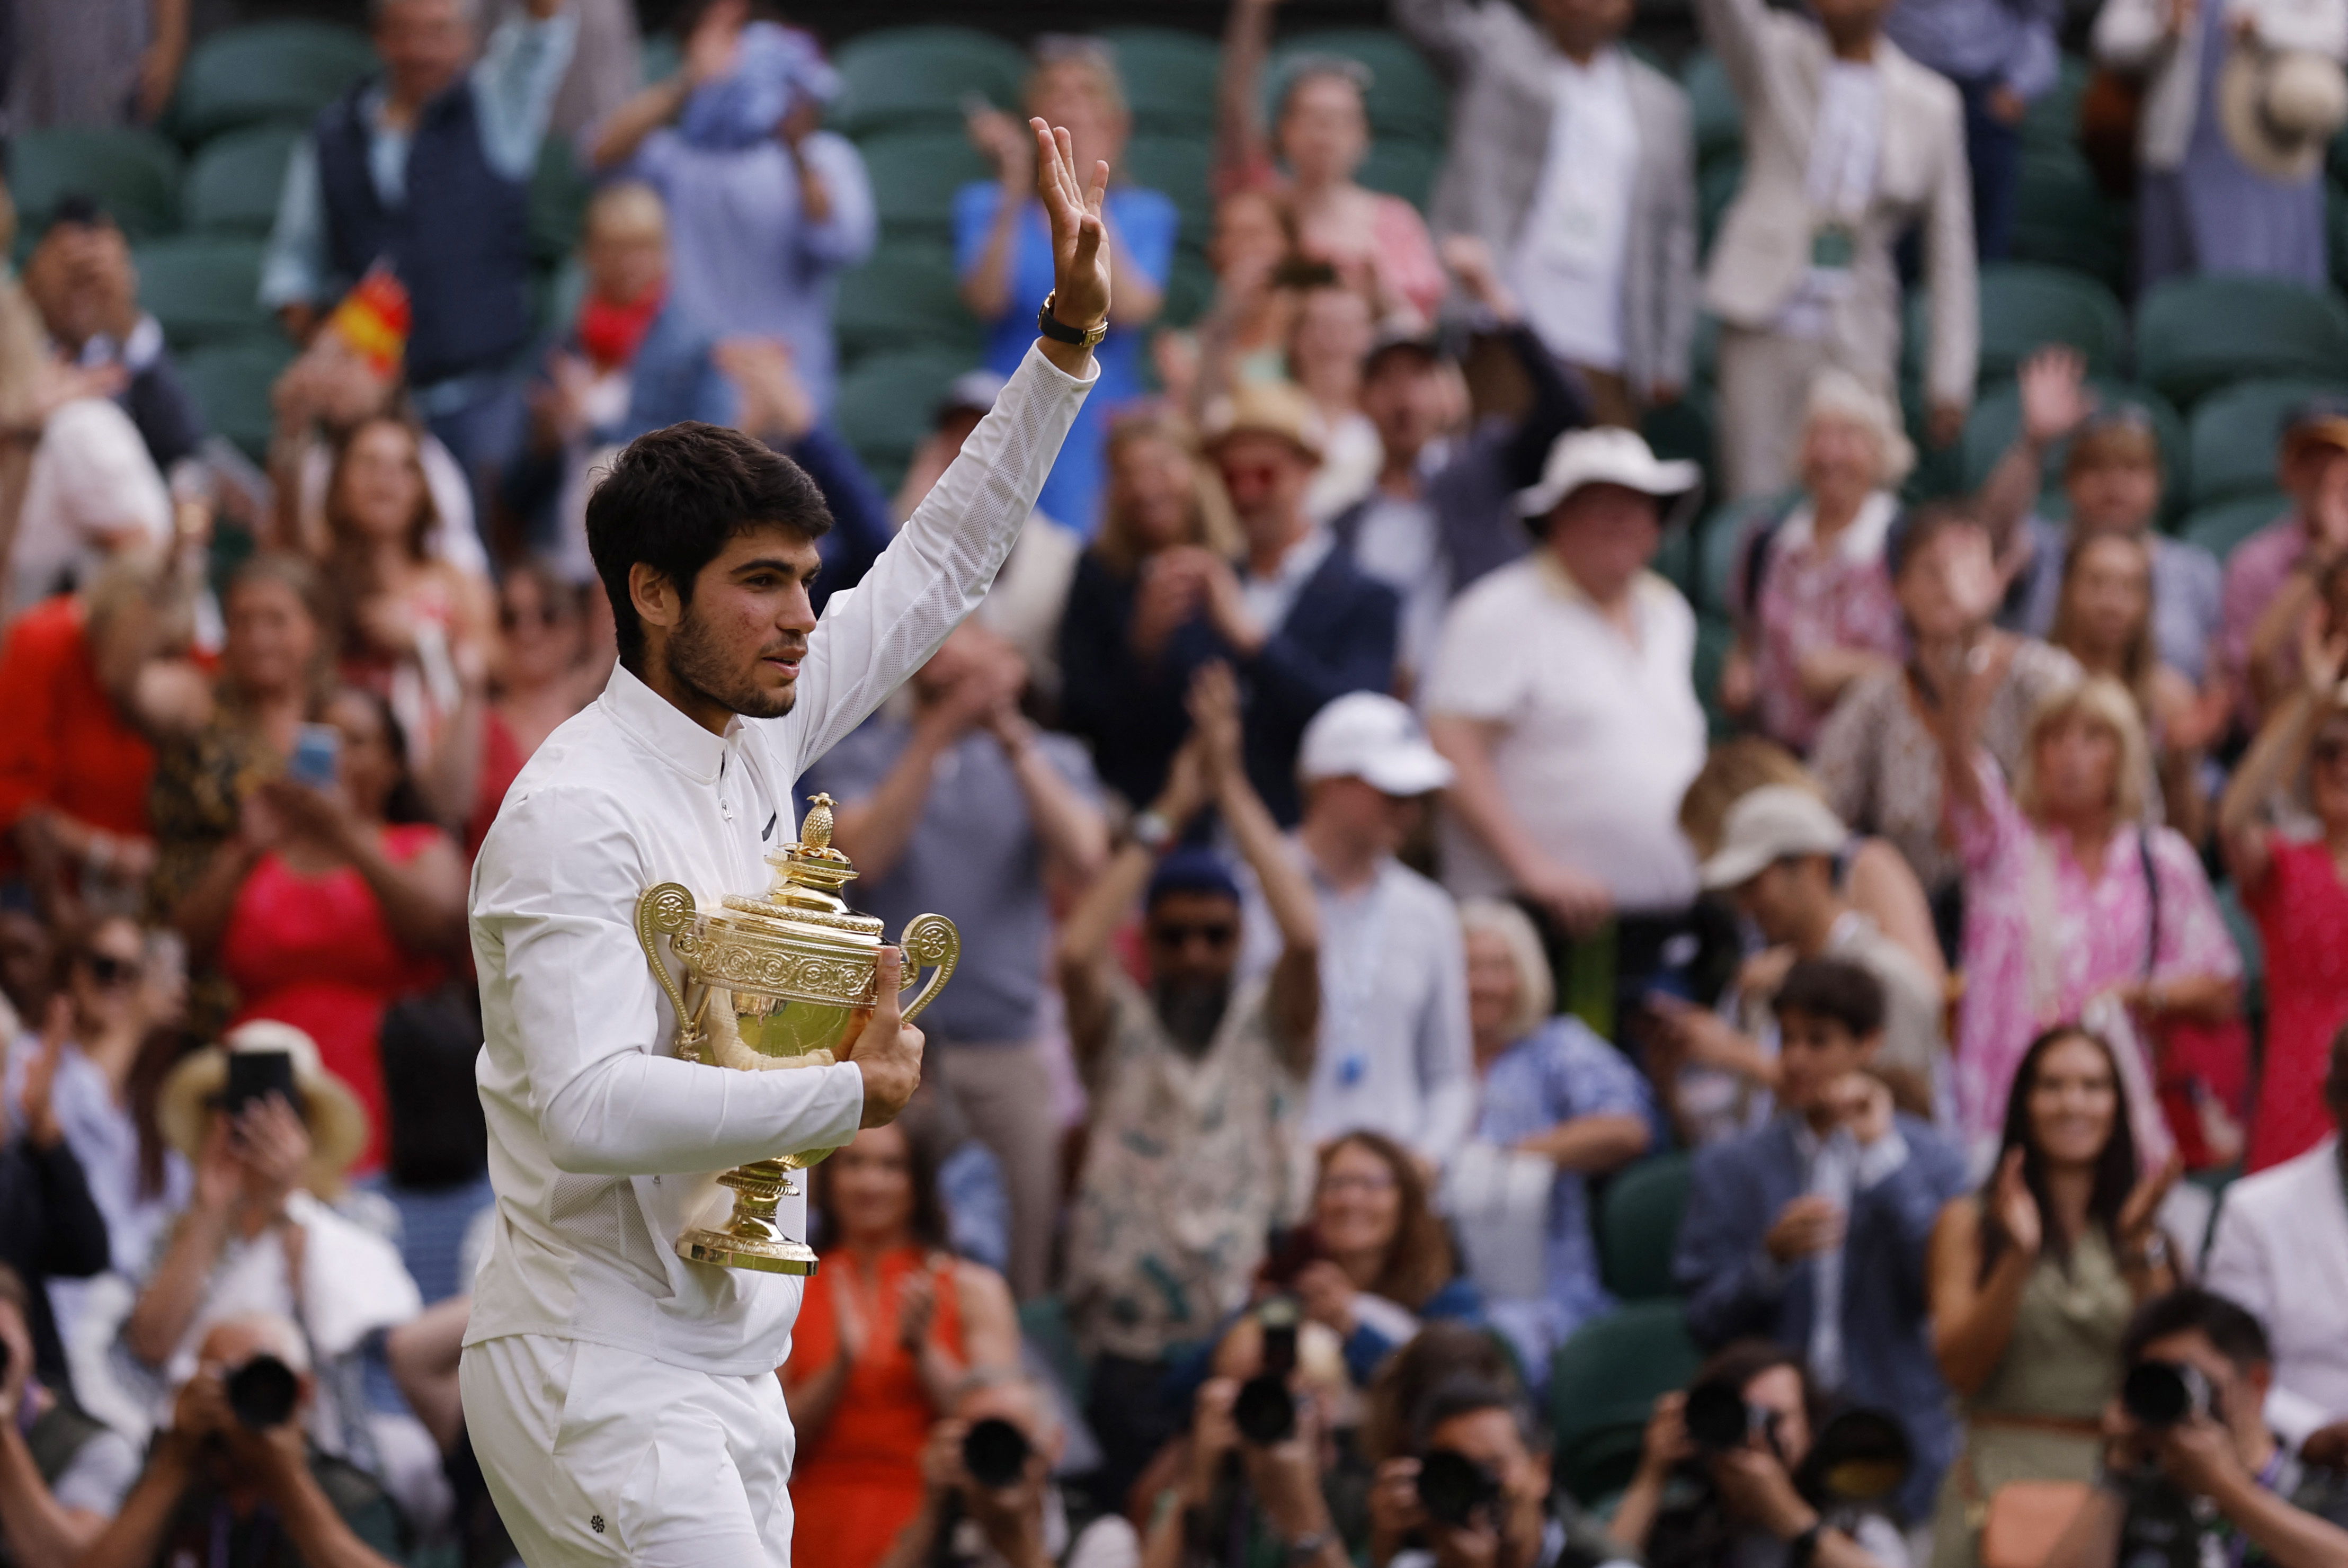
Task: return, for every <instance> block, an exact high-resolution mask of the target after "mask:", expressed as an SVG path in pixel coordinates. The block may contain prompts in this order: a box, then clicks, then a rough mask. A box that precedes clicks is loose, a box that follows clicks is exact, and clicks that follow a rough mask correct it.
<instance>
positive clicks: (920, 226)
mask: <svg viewBox="0 0 2348 1568" xmlns="http://www.w3.org/2000/svg"><path fill="white" fill-rule="evenodd" d="M860 151H861V152H862V153H863V154H864V168H865V171H866V173H867V174H869V175H870V178H871V181H872V200H873V205H874V206H875V207H876V208H877V209H878V211H879V212H880V232H881V234H882V236H883V238H884V241H896V240H925V241H929V242H932V243H947V242H952V240H953V203H954V192H955V191H959V190H961V189H962V188H963V186H964V185H967V184H969V183H970V182H971V181H973V180H990V179H992V178H994V170H993V169H992V168H990V167H989V166H988V164H987V161H986V160H985V159H983V158H981V157H980V156H979V155H978V150H977V149H975V148H973V147H972V146H971V144H970V139H969V138H967V137H965V136H963V133H962V132H960V131H959V130H954V131H940V130H911V131H898V132H893V133H891V134H890V135H888V136H876V137H874V138H873V139H871V140H870V141H867V142H864V143H862V144H861V145H860Z"/></svg>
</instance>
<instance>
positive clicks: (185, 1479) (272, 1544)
mask: <svg viewBox="0 0 2348 1568" xmlns="http://www.w3.org/2000/svg"><path fill="white" fill-rule="evenodd" d="M198 1355H199V1364H198V1367H197V1369H196V1375H195V1376H194V1377H191V1378H189V1379H188V1381H187V1382H186V1383H185V1384H184V1385H182V1386H181V1387H180V1395H179V1400H178V1403H177V1404H176V1405H175V1406H174V1407H173V1409H172V1412H171V1424H170V1429H168V1430H166V1431H163V1432H161V1433H159V1434H158V1435H157V1437H156V1439H155V1447H154V1449H153V1450H152V1452H151V1453H150V1454H149V1456H148V1460H147V1471H146V1473H145V1474H144V1475H142V1476H140V1477H139V1484H138V1485H137V1486H136V1487H135V1488H133V1489H132V1491H131V1493H130V1496H129V1500H128V1501H125V1502H124V1503H123V1505H122V1511H121V1512H120V1513H119V1514H118V1515H117V1516H116V1518H115V1521H114V1522H113V1523H112V1524H110V1525H108V1527H107V1529H106V1532H105V1533H104V1534H102V1535H100V1536H99V1537H98V1540H97V1542H96V1543H95V1544H93V1545H92V1546H91V1547H90V1549H89V1551H88V1553H86V1554H85V1555H84V1556H83V1557H82V1558H81V1560H80V1563H79V1565H78V1568H165V1565H166V1564H170V1565H174V1568H176V1565H177V1564H179V1563H205V1564H207V1565H208V1568H263V1564H266V1565H267V1568H294V1565H295V1564H299V1565H300V1568H392V1565H393V1564H396V1563H400V1562H402V1561H404V1560H405V1559H404V1556H403V1553H404V1551H405V1548H404V1546H403V1544H402V1542H401V1541H400V1539H399V1536H400V1529H399V1516H398V1514H397V1512H396V1511H395V1510H394V1509H393V1507H392V1505H391V1501H390V1500H389V1499H388V1498H386V1496H385V1495H384V1492H383V1491H382V1489H381V1488H379V1487H377V1486H376V1484H375V1483H374V1482H373V1481H372V1480H368V1479H367V1478H366V1476H364V1475H362V1474H360V1473H359V1472H358V1471H357V1470H353V1469H352V1468H351V1467H350V1466H348V1465H346V1464H344V1463H343V1462H341V1461H340V1460H334V1459H330V1458H328V1457H326V1456H325V1455H324V1454H321V1453H319V1452H317V1451H316V1450H315V1449H312V1448H311V1447H310V1446H309V1442H308V1440H307V1439H305V1438H304V1435H303V1417H304V1414H305V1413H306V1412H307V1409H308V1407H309V1403H310V1394H311V1387H312V1384H311V1379H310V1371H309V1367H310V1357H309V1353H308V1347H307V1346H305V1345H304V1343H303V1340H302V1335H301V1332H300V1330H298V1329H296V1328H295V1327H294V1326H293V1324H291V1323H289V1322H287V1321H286V1320H285V1319H283V1318H282V1317H275V1316H271V1315H266V1314H261V1313H255V1314H252V1315H247V1316H241V1317H230V1318H223V1319H221V1321H220V1322H218V1323H215V1324H214V1325H213V1326H212V1327H211V1332H210V1333H209V1334H207V1335H205V1336H204V1340H203V1345H202V1346H201V1350H200V1351H199V1353H198ZM281 1537H282V1538H283V1544H281V1542H280V1538H281ZM287 1546H290V1547H291V1548H292V1551H291V1553H288V1552H287V1551H286V1550H285V1547H287Z"/></svg>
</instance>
